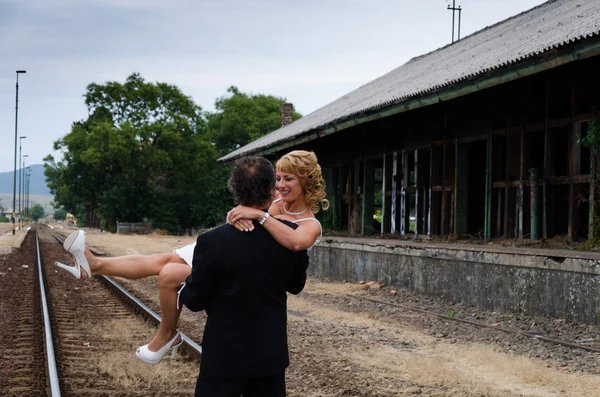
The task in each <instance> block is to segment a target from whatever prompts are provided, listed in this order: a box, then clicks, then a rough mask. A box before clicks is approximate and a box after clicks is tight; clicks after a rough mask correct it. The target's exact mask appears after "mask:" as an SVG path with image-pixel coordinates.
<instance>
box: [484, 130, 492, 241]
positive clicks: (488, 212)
mask: <svg viewBox="0 0 600 397" xmlns="http://www.w3.org/2000/svg"><path fill="white" fill-rule="evenodd" d="M484 216H485V218H484V220H483V240H484V241H489V240H490V238H491V234H492V130H491V127H490V132H489V133H488V138H487V155H486V164H485V215H484Z"/></svg>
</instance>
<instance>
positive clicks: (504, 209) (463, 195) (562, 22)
mask: <svg viewBox="0 0 600 397" xmlns="http://www.w3.org/2000/svg"><path fill="white" fill-rule="evenodd" d="M598 15H600V0H559V1H549V2H547V3H544V4H542V5H540V6H538V7H535V8H533V9H531V10H529V11H526V12H523V13H521V14H519V15H516V16H514V17H511V18H509V19H507V20H504V21H502V22H499V23H497V24H495V25H493V26H489V27H487V28H485V29H483V30H481V31H478V32H476V33H474V34H472V35H470V36H468V37H465V38H463V39H461V40H460V41H458V42H455V43H453V44H450V45H447V46H445V47H443V48H440V49H438V50H435V51H433V52H430V53H428V54H425V55H422V56H419V57H416V58H414V59H412V60H411V61H409V62H408V63H406V64H404V65H402V66H400V67H398V68H396V69H394V70H392V71H391V72H389V73H387V74H385V75H383V76H381V77H379V78H377V79H375V80H373V81H371V82H369V83H367V84H365V85H363V86H361V87H360V88H358V89H356V90H354V91H352V92H350V93H348V94H347V95H344V96H343V97H341V98H339V99H337V100H335V101H334V102H332V103H330V104H328V105H326V106H324V107H322V108H321V109H318V110H316V111H314V112H313V113H311V114H308V115H306V116H304V117H303V118H301V119H299V120H297V121H295V122H293V123H290V124H286V125H283V126H282V128H281V129H279V130H277V131H274V132H272V133H270V134H268V135H266V136H264V137H262V138H260V139H258V140H256V141H254V142H252V143H250V144H248V145H246V146H244V147H242V148H240V149H238V150H236V151H234V152H232V153H230V154H229V155H227V156H225V157H223V158H222V159H221V161H225V162H227V161H232V160H234V159H236V158H239V157H241V156H244V155H249V154H262V155H266V156H269V157H271V158H277V157H279V156H280V155H282V154H284V153H285V152H287V151H290V150H294V149H304V150H312V151H314V152H315V153H316V154H317V156H318V158H319V162H320V164H321V166H322V167H323V171H324V176H325V180H326V184H327V196H328V198H329V200H330V202H331V204H332V207H331V209H330V210H329V211H328V213H327V214H326V215H325V218H324V219H323V220H324V221H325V222H326V223H327V225H328V226H329V227H331V228H338V229H345V230H348V231H349V232H350V233H351V235H356V236H357V235H370V234H374V233H385V234H390V233H391V234H416V235H429V236H435V235H440V236H445V235H456V236H465V235H470V236H478V237H481V238H483V239H486V240H489V239H493V238H497V237H504V238H532V239H540V238H549V237H553V236H563V235H565V236H568V238H569V239H585V238H587V237H588V235H591V234H593V232H594V228H593V227H592V226H593V225H594V222H599V221H598V220H597V219H596V217H597V215H595V214H596V211H595V209H596V210H598V208H595V207H598V206H599V203H598V202H597V199H599V198H595V197H594V196H595V194H594V192H595V190H596V188H595V187H594V185H595V181H596V180H597V177H598V175H597V173H596V172H595V170H596V169H597V165H598V157H597V155H596V154H595V151H594V146H593V142H594V140H600V127H599V126H598V124H596V123H595V122H594V121H595V119H596V118H597V117H598V116H600V76H599V73H600V35H599V33H600V20H599V19H598ZM596 134H597V135H596ZM588 142H589V143H592V145H590V144H588ZM598 142H600V141H598Z"/></svg>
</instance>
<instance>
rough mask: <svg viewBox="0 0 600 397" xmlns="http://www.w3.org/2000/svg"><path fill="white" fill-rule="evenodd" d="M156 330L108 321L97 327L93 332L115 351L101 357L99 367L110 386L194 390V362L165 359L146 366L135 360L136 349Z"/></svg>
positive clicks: (132, 322)
mask: <svg viewBox="0 0 600 397" xmlns="http://www.w3.org/2000/svg"><path fill="white" fill-rule="evenodd" d="M154 332H155V329H153V328H150V327H149V326H148V324H146V323H144V322H143V321H141V320H123V321H111V322H108V321H107V322H106V323H103V324H97V325H95V326H94V327H93V329H92V333H93V334H94V336H95V337H97V338H99V339H101V340H104V341H106V343H111V344H113V345H114V346H115V349H113V351H112V352H111V353H109V354H106V355H104V356H103V357H102V358H101V359H100V361H99V364H98V367H99V369H100V371H101V372H102V373H104V374H106V375H108V376H109V377H110V378H111V383H112V384H114V385H116V386H118V387H121V388H123V389H124V390H132V391H142V390H148V389H154V390H156V391H168V390H174V389H193V388H194V385H195V383H196V377H197V376H198V364H197V363H196V362H194V361H187V360H182V359H181V357H179V359H177V358H176V359H175V360H174V361H172V360H170V359H169V358H168V357H165V358H164V359H163V361H162V362H161V363H160V364H158V365H149V364H146V363H144V362H142V361H140V360H138V359H137V358H136V357H135V349H136V348H137V347H138V346H139V345H142V344H144V343H147V341H150V339H151V338H152V336H153V334H154Z"/></svg>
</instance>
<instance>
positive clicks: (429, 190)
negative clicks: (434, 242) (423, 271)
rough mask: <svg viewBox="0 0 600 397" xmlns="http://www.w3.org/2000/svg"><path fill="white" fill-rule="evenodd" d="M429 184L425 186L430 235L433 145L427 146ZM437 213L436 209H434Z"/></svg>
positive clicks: (429, 231)
mask: <svg viewBox="0 0 600 397" xmlns="http://www.w3.org/2000/svg"><path fill="white" fill-rule="evenodd" d="M429 148H430V149H429V186H427V187H426V189H427V190H428V192H427V197H429V199H428V200H427V236H429V237H431V210H432V207H433V194H432V193H433V192H432V190H431V186H432V185H433V157H434V156H433V148H434V146H433V145H430V146H429ZM435 213H436V215H437V211H435Z"/></svg>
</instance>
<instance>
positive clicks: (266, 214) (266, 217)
mask: <svg viewBox="0 0 600 397" xmlns="http://www.w3.org/2000/svg"><path fill="white" fill-rule="evenodd" d="M270 216H271V215H269V213H268V212H265V216H263V217H262V219H261V220H260V222H258V223H259V224H260V225H262V224H264V223H265V222H266V221H267V219H269V217H270Z"/></svg>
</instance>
